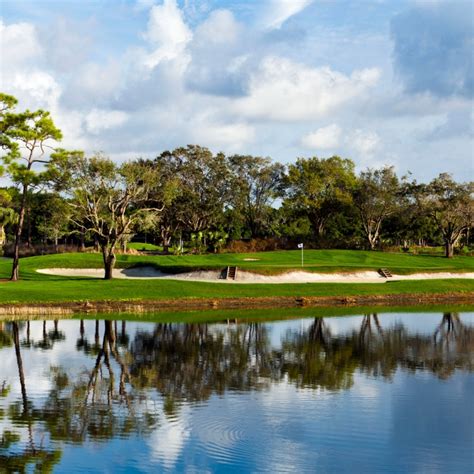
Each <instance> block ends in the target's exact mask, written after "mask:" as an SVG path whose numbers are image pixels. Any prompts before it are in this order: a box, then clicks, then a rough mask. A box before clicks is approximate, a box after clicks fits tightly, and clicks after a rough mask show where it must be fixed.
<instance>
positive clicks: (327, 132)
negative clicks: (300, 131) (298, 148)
mask: <svg viewBox="0 0 474 474" xmlns="http://www.w3.org/2000/svg"><path fill="white" fill-rule="evenodd" d="M341 133H342V130H341V127H339V125H336V124H335V123H333V124H331V125H328V126H327V127H321V128H318V129H317V130H315V131H314V132H311V133H308V134H307V135H305V136H304V137H303V138H302V139H301V145H302V146H304V147H305V148H310V149H322V150H328V149H334V148H335V147H337V146H338V145H340V143H341Z"/></svg>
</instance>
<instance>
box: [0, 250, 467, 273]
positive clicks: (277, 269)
mask: <svg viewBox="0 0 474 474" xmlns="http://www.w3.org/2000/svg"><path fill="white" fill-rule="evenodd" d="M304 257H305V264H304V270H305V271H312V272H323V273H324V272H339V271H343V272H353V271H358V270H378V269H379V268H388V269H389V270H391V271H392V272H393V273H398V274H409V273H417V272H472V271H474V257H465V256H457V257H454V258H452V259H447V258H443V257H441V256H433V255H410V254H405V253H384V252H368V251H358V250H306V251H305V254H304ZM136 265H153V266H156V267H159V268H160V269H162V270H164V271H169V272H179V271H189V270H191V269H221V268H225V267H226V266H228V265H231V266H234V265H235V266H237V267H239V268H242V269H245V270H249V271H254V272H258V273H262V274H278V273H284V272H287V271H290V270H301V252H300V251H298V250H287V251H275V252H258V253H248V254H233V253H224V254H216V255H214V254H206V255H182V256H176V255H118V256H117V267H120V268H127V267H132V266H136ZM101 267H102V257H101V255H100V254H96V253H65V254H55V255H45V256H38V257H29V258H24V259H22V260H21V265H20V268H21V275H22V278H27V279H34V280H37V279H43V278H47V277H45V276H42V275H38V273H36V269H38V268H101ZM9 271H10V264H9V261H8V260H7V259H2V260H0V278H7V277H8V276H9Z"/></svg>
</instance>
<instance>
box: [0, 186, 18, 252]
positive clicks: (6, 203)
mask: <svg viewBox="0 0 474 474" xmlns="http://www.w3.org/2000/svg"><path fill="white" fill-rule="evenodd" d="M11 202H12V197H11V195H10V194H9V192H8V191H7V190H6V189H0V254H1V253H2V249H3V246H4V245H5V243H6V234H5V226H7V225H8V224H13V223H14V222H15V221H16V213H15V211H14V210H13V208H12V207H11Z"/></svg>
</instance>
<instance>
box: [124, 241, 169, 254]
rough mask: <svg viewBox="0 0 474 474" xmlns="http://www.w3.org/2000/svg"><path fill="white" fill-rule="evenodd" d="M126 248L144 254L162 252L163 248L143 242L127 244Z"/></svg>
mask: <svg viewBox="0 0 474 474" xmlns="http://www.w3.org/2000/svg"><path fill="white" fill-rule="evenodd" d="M127 247H128V248H129V249H133V250H138V251H146V252H150V251H153V252H156V251H161V250H163V248H162V247H159V246H158V245H155V244H147V243H144V242H129V243H128V244H127Z"/></svg>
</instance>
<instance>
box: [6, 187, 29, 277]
mask: <svg viewBox="0 0 474 474" xmlns="http://www.w3.org/2000/svg"><path fill="white" fill-rule="evenodd" d="M27 195H28V186H23V194H22V197H21V207H20V215H19V216H18V225H17V227H16V232H15V245H14V247H13V263H12V274H11V277H10V280H11V281H17V280H18V279H19V278H20V272H19V266H20V240H21V232H22V230H23V222H24V221H25V210H26V198H27Z"/></svg>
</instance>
